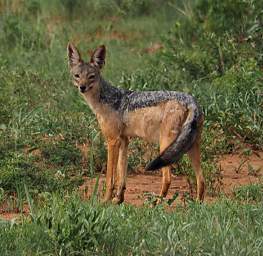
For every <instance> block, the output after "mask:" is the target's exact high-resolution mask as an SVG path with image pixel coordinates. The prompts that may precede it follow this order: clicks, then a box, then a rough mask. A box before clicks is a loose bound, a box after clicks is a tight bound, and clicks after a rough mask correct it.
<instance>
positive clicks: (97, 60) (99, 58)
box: [90, 45, 106, 69]
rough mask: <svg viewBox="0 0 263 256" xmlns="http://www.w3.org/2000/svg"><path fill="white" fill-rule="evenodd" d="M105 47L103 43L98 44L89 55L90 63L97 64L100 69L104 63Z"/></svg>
mask: <svg viewBox="0 0 263 256" xmlns="http://www.w3.org/2000/svg"><path fill="white" fill-rule="evenodd" d="M105 57H106V48H105V46H104V45H101V46H99V47H98V48H97V49H96V50H95V51H94V52H93V54H92V55H91V58H90V63H91V64H94V65H95V66H98V67H99V68H100V69H101V68H102V67H103V65H104V64H105Z"/></svg>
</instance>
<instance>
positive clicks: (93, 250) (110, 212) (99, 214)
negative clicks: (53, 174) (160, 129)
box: [0, 195, 263, 255]
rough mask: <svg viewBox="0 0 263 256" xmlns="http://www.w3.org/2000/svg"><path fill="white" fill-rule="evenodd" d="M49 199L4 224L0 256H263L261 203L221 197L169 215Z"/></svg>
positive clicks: (131, 208) (158, 208) (121, 207)
mask: <svg viewBox="0 0 263 256" xmlns="http://www.w3.org/2000/svg"><path fill="white" fill-rule="evenodd" d="M46 200H47V201H48V202H46V203H45V204H44V206H43V205H42V207H41V208H42V209H39V210H36V211H35V213H34V214H33V215H32V218H29V219H28V218H27V219H24V220H22V222H21V223H20V224H15V225H12V224H10V223H2V224H0V225H1V226H2V228H1V229H0V238H1V239H0V248H1V249H0V252H1V255H10V252H12V255H69V254H70V255H127V254H130V255H261V253H262V249H263V248H262V239H263V230H262V224H263V219H262V210H263V209H262V205H249V204H244V205H240V204H239V203H235V202H231V201H228V200H222V201H219V202H217V203H216V204H213V205H200V204H196V203H190V204H189V205H188V206H187V207H186V208H180V207H178V208H177V210H176V211H173V212H170V213H169V212H167V211H166V210H164V209H163V208H162V207H161V206H159V207H156V208H154V209H150V208H147V207H146V208H145V207H143V208H136V207H132V206H125V205H122V206H109V207H104V206H101V205H97V203H95V204H91V203H89V202H86V203H84V202H81V201H80V199H79V198H78V197H74V196H73V197H71V198H68V199H66V200H64V199H63V198H61V197H58V196H55V195H53V196H51V197H48V198H47V199H46ZM14 238H17V239H14ZM18 238H19V239H18Z"/></svg>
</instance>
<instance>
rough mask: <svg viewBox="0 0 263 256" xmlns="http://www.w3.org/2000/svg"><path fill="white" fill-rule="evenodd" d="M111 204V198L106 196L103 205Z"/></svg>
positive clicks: (102, 201)
mask: <svg viewBox="0 0 263 256" xmlns="http://www.w3.org/2000/svg"><path fill="white" fill-rule="evenodd" d="M110 202H111V197H108V196H105V197H104V198H103V199H102V200H101V203H102V204H108V203H110Z"/></svg>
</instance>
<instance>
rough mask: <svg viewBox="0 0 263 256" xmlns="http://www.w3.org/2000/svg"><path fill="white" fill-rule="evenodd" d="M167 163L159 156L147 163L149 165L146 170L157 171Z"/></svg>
mask: <svg viewBox="0 0 263 256" xmlns="http://www.w3.org/2000/svg"><path fill="white" fill-rule="evenodd" d="M166 165H167V164H166V162H165V161H164V160H163V159H162V158H160V157H158V158H156V159H154V160H153V161H151V162H150V163H149V164H147V166H146V167H145V171H155V170H158V169H160V168H162V167H164V166H166Z"/></svg>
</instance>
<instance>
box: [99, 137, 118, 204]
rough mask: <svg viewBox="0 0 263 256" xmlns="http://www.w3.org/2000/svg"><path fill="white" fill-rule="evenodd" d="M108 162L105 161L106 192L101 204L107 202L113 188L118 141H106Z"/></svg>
mask: <svg viewBox="0 0 263 256" xmlns="http://www.w3.org/2000/svg"><path fill="white" fill-rule="evenodd" d="M107 143H108V161H107V173H106V192H105V196H104V199H103V202H108V201H110V200H111V198H112V192H113V188H114V172H115V170H116V168H117V162H118V156H119V147H120V140H119V139H114V140H108V141H107Z"/></svg>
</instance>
